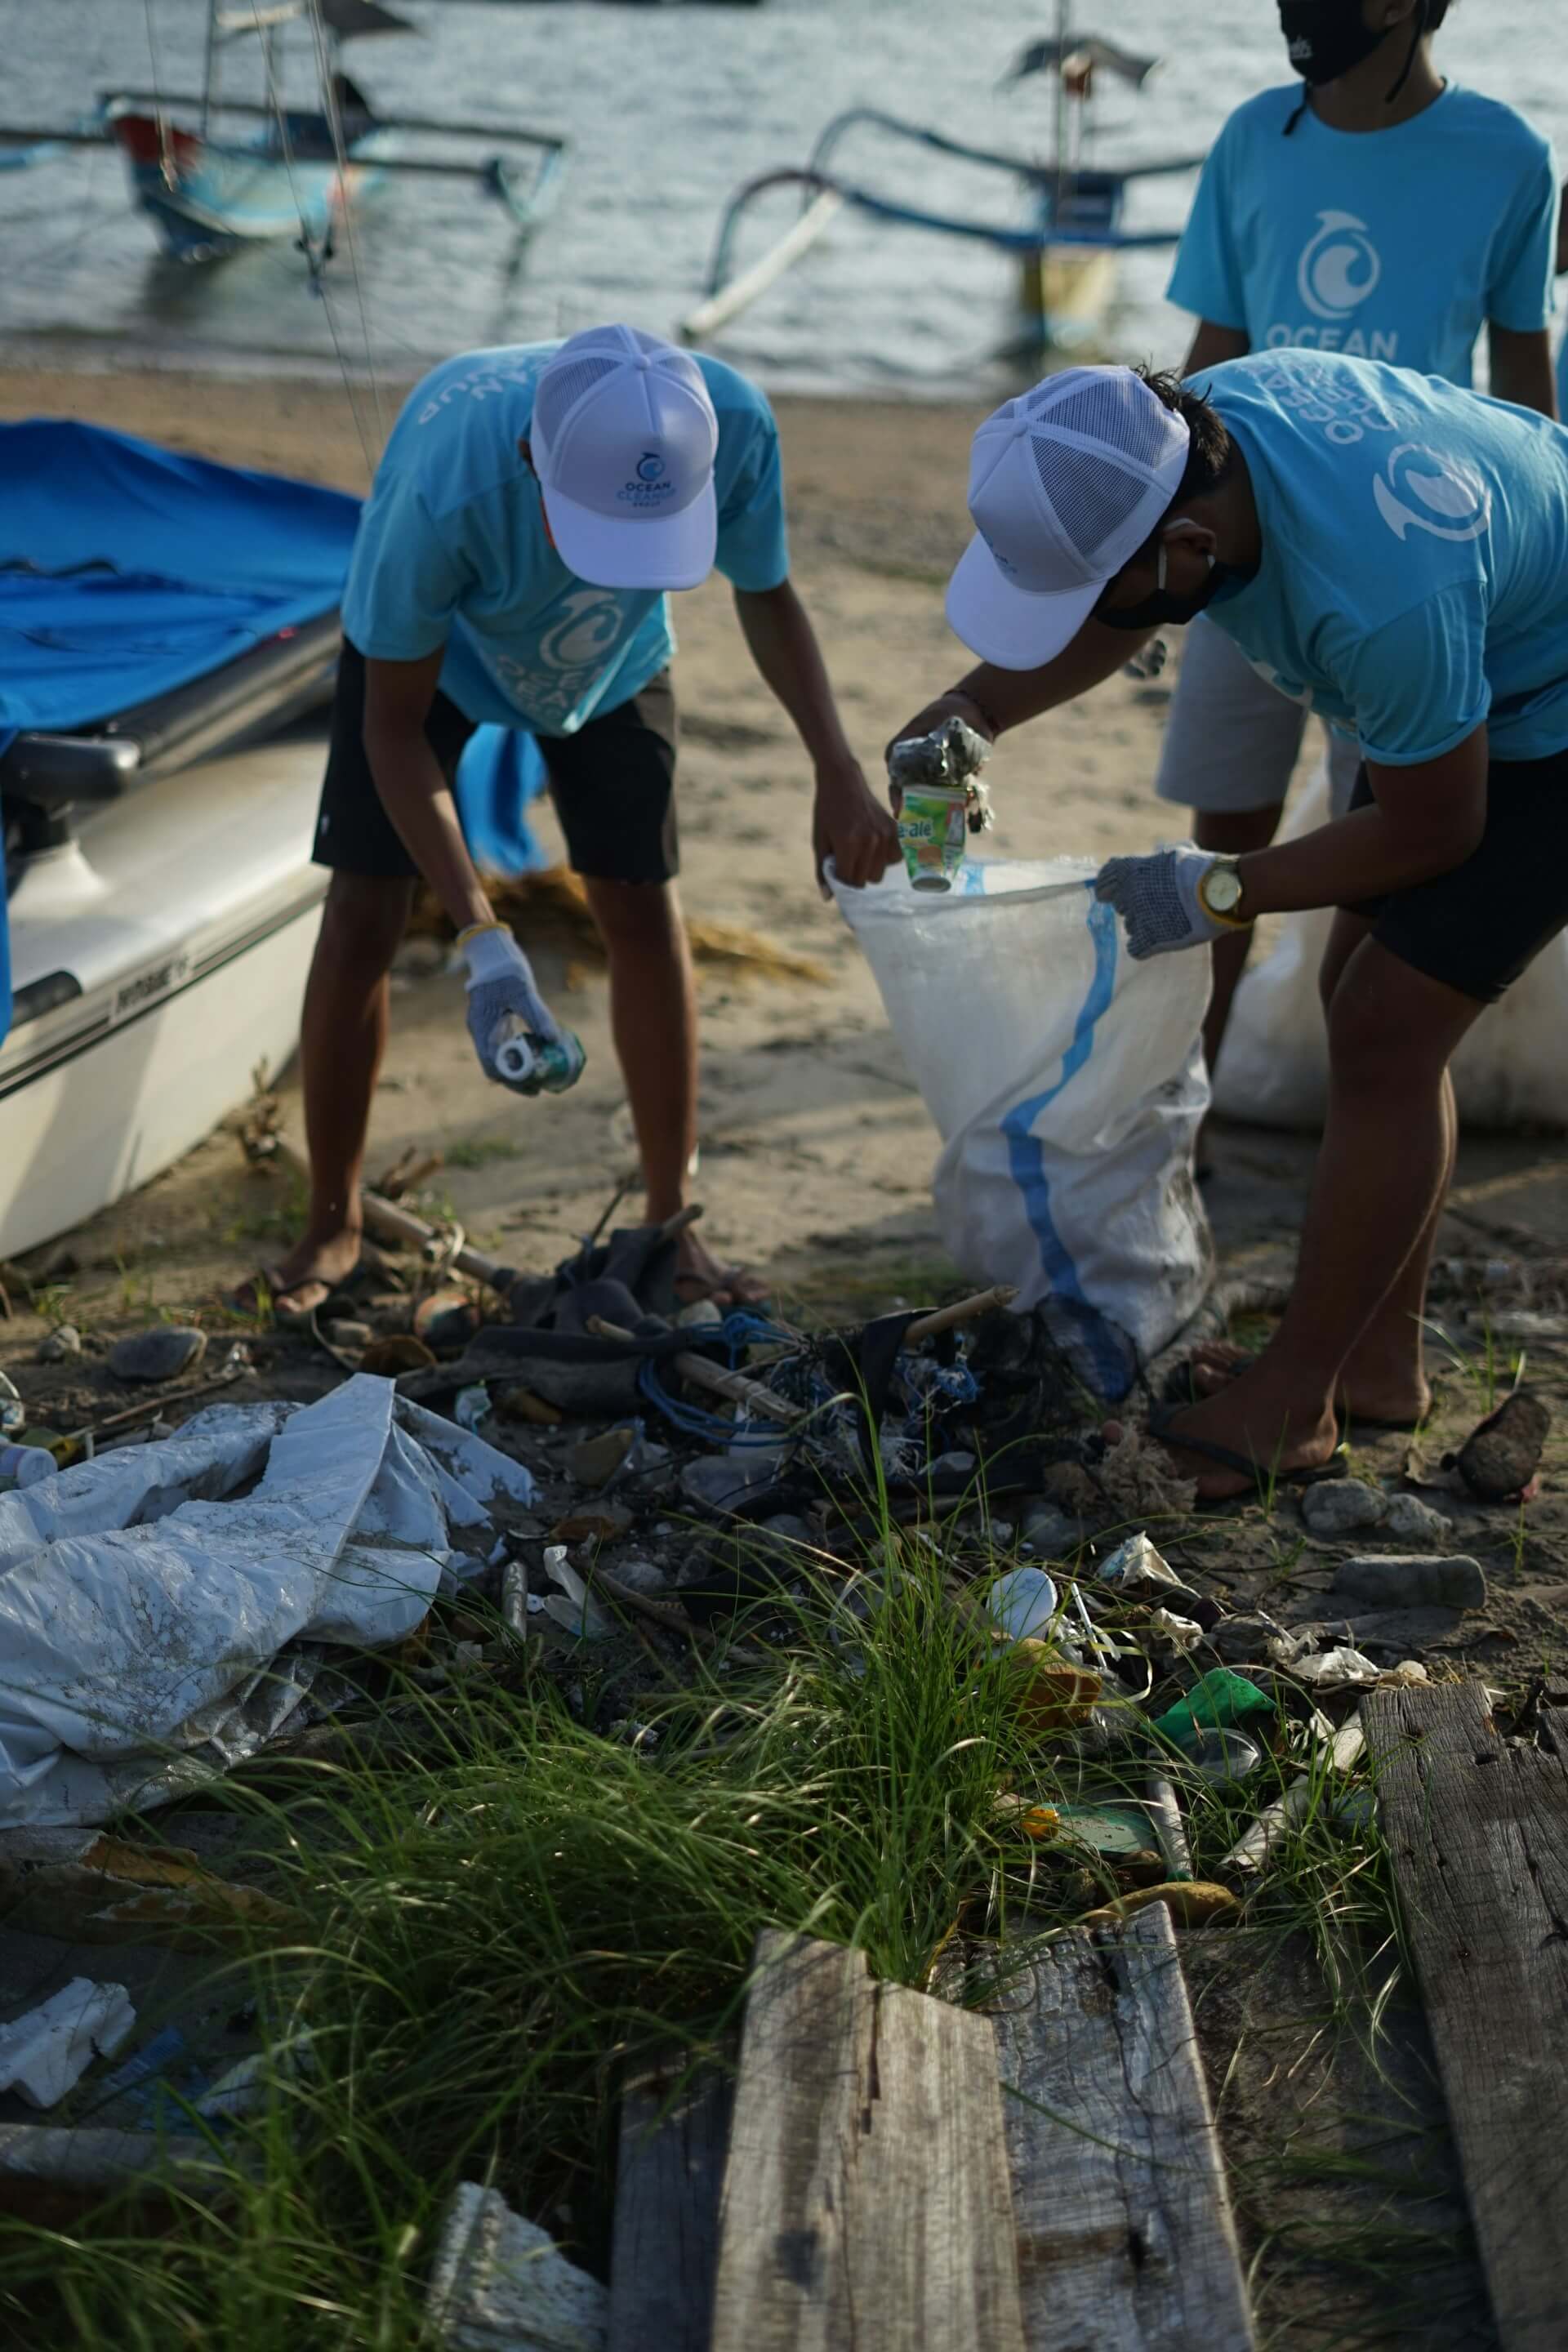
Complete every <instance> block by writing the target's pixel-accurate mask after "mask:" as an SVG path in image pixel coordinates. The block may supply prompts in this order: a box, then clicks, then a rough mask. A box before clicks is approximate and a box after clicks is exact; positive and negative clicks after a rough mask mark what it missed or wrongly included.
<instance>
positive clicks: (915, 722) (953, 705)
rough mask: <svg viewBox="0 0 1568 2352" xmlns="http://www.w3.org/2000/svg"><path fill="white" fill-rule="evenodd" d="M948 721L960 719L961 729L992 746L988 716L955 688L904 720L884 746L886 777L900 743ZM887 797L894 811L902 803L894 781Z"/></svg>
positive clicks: (993, 731) (992, 734)
mask: <svg viewBox="0 0 1568 2352" xmlns="http://www.w3.org/2000/svg"><path fill="white" fill-rule="evenodd" d="M949 719H962V720H963V724H964V725H965V727H968V728H972V729H973V731H974V733H975V734H976V735H978V736H979V737H980V740H981V741H982V742H984V743H994V741H995V740H996V730H995V728H994V725H993V724H992V721H991V719H990V717H989V716H988V714H987V713H986V712H985V711H984V710H982V709H981V708H980V705H979V704H978V703H977V702H975V701H973V699H972V698H970V696H968V695H967V694H965V693H964V691H963V688H962V687H956V686H955V687H952V688H950V689H949V691H948V692H947V693H946V694H939V695H938V697H937V698H936V700H935V701H934V702H928V703H927V704H926V707H925V709H923V710H917V711H916V713H915V715H914V717H913V718H912V719H906V720H905V722H904V724H903V725H902V726H901V727H900V730H899V731H898V733H897V734H896V735H895V736H894V737H893V739H892V740H891V742H889V744H888V746H887V749H886V751H885V753H884V757H885V758H886V760H887V762H888V767H889V773H890V772H891V771H892V770H893V768H894V765H895V761H894V759H893V754H894V752H895V751H896V750H897V749H898V747H899V745H900V743H908V742H912V741H915V740H918V739H919V738H921V736H926V735H934V734H935V733H936V732H937V730H938V729H939V728H942V727H945V726H946V725H947V722H948V720H949ZM890 793H891V799H892V803H893V807H894V809H895V810H897V808H898V807H899V805H900V802H901V801H902V799H903V793H902V792H901V791H900V787H899V785H898V783H897V782H896V781H895V782H893V783H892V784H891V786H890Z"/></svg>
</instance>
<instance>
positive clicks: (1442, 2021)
mask: <svg viewBox="0 0 1568 2352" xmlns="http://www.w3.org/2000/svg"><path fill="white" fill-rule="evenodd" d="M1362 1715H1363V1722H1364V1723H1365V1725H1366V1731H1367V1744H1368V1747H1369V1748H1370V1750H1371V1756H1372V1765H1373V1772H1374V1774H1375V1775H1376V1778H1377V1794H1378V1810H1379V1812H1380V1814H1381V1816H1382V1821H1383V1828H1384V1836H1385V1837H1386V1838H1387V1840H1388V1843H1389V1846H1390V1848H1391V1849H1392V1852H1393V1855H1394V1878H1395V1881H1396V1883H1397V1885H1398V1888H1399V1896H1400V1904H1401V1907H1402V1908H1403V1911H1404V1914H1405V1926H1406V1930H1407V1933H1408V1935H1409V1937H1410V1942H1411V1946H1412V1948H1413V1950H1414V1952H1415V1965H1416V1969H1417V1971H1418V1972H1419V1975H1420V1979H1421V1991H1422V1996H1423V1999H1424V2000H1425V2003H1426V2015H1427V2020H1428V2021H1429V2023H1430V2026H1431V2029H1432V2040H1433V2043H1434V2045H1435V2047H1436V2053H1437V2065H1438V2071H1439V2073H1440V2074H1441V2076H1442V2081H1443V2089H1444V2093H1445V2095H1446V2096H1447V2103H1448V2116H1449V2120H1450V2122H1451V2123H1452V2126H1453V2130H1454V2138H1455V2141H1456V2143H1457V2145H1458V2151H1459V2162H1460V2166H1461V2168H1462V2170H1463V2173H1464V2177H1465V2190H1466V2194H1467V2195H1468V2199H1469V2203H1470V2214H1471V2218H1472V2220H1473V2221H1474V2222H1475V2227H1476V2236H1477V2239H1478V2241H1479V2245H1480V2253H1481V2262H1482V2264H1483V2266H1484V2268H1485V2270H1486V2274H1487V2284H1488V2286H1489V2289H1490V2291H1491V2300H1492V2310H1493V2314H1494V2315H1495V2317H1496V2320H1497V2326H1498V2335H1499V2336H1500V2340H1501V2342H1502V2344H1503V2346H1504V2347H1505V2352H1562V2347H1563V2345H1564V2344H1568V2271H1565V2270H1564V2267H1563V2256H1562V2248H1563V2244H1564V2242H1568V2103H1565V2100H1564V2086H1565V2084H1568V2047H1565V2032H1568V1762H1565V1761H1564V1757H1563V1753H1562V1752H1561V1751H1554V1750H1550V1749H1547V1748H1512V1747H1509V1746H1507V1745H1505V1743H1504V1742H1503V1740H1502V1739H1501V1738H1500V1737H1499V1734H1498V1729H1497V1726H1496V1725H1495V1724H1494V1722H1493V1721H1492V1717H1491V1711H1490V1708H1489V1706H1488V1704H1487V1699H1486V1694H1485V1693H1484V1691H1482V1690H1481V1689H1480V1688H1479V1685H1477V1684H1475V1683H1452V1684H1447V1685H1442V1684H1439V1685H1436V1687H1431V1688H1426V1689H1421V1688H1415V1689H1410V1690H1380V1691H1373V1692H1372V1693H1370V1694H1369V1695H1368V1696H1367V1698H1366V1700H1365V1701H1364V1702H1363V1709H1362Z"/></svg>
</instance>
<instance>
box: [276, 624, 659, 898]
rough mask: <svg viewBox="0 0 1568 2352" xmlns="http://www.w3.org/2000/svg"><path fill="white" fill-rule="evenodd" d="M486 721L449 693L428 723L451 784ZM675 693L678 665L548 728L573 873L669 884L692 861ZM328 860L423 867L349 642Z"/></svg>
mask: <svg viewBox="0 0 1568 2352" xmlns="http://www.w3.org/2000/svg"><path fill="white" fill-rule="evenodd" d="M474 725H475V722H474V721H473V719H469V718H468V717H467V716H466V714H465V713H464V712H463V711H461V710H459V709H458V706H457V704H456V703H455V702H453V701H452V700H451V699H450V698H449V697H448V696H447V695H445V694H441V693H437V696H436V698H435V700H434V702H432V704H431V705H430V711H429V716H428V717H427V718H426V721H425V733H426V738H427V740H428V741H429V745H430V749H431V750H432V751H434V752H435V754H436V757H437V761H438V762H439V763H440V769H441V773H442V774H443V775H444V776H445V777H446V779H447V783H448V784H450V783H451V782H453V780H454V779H455V777H456V775H457V772H458V761H459V759H460V758H461V757H462V753H463V746H464V745H465V744H466V743H467V741H468V738H469V736H470V735H471V734H472V733H473V732H474ZM676 732H677V730H676V717H675V694H674V690H673V688H671V686H670V683H669V672H668V670H661V671H660V673H659V675H658V677H656V678H653V679H651V680H650V681H649V683H648V684H647V686H645V687H644V688H643V689H642V691H641V693H640V694H634V695H633V696H632V698H631V699H630V700H629V701H628V702H622V703H618V704H617V705H616V709H614V710H606V711H605V712H604V713H603V715H602V716H600V717H598V718H595V719H589V720H588V722H587V724H586V726H584V727H581V728H579V729H578V730H577V732H576V734H575V735H541V736H539V737H538V738H537V741H538V744H539V748H540V750H541V751H542V753H543V755H544V764H545V766H546V768H547V769H548V770H549V772H550V797H551V799H552V801H553V802H554V803H555V814H556V815H557V816H558V817H559V818H560V820H561V830H562V832H563V834H564V835H565V836H566V854H567V856H568V857H569V858H570V859H571V862H572V867H573V871H574V873H577V874H583V875H586V876H587V877H588V878H589V879H590V880H592V881H598V882H668V881H669V880H670V879H671V878H672V877H673V876H674V875H675V873H676V872H677V870H678V868H679V864H680V856H679V843H678V841H677V838H676V829H675V753H676ZM311 855H312V856H313V857H314V859H315V862H316V864H317V865H318V866H331V867H332V868H333V869H334V871H336V872H338V873H340V874H371V875H385V876H395V877H399V878H401V877H405V876H406V877H410V878H411V877H413V876H414V874H415V873H416V871H417V869H416V866H415V864H414V860H413V859H412V858H411V857H410V856H409V855H408V852H407V851H406V849H405V847H404V846H403V843H402V841H401V839H400V838H399V835H398V833H397V829H396V827H395V825H394V824H393V822H392V819H391V818H390V817H389V816H388V815H387V814H386V811H385V809H384V807H383V806H382V801H381V794H380V793H378V792H377V790H376V788H375V778H374V776H373V775H372V774H371V772H370V761H369V760H368V759H367V758H366V757H365V749H364V656H363V654H362V653H361V652H360V651H359V649H358V648H357V646H352V645H350V643H349V641H348V639H347V638H346V637H345V638H344V639H343V650H342V659H341V661H340V662H339V664H338V686H337V695H336V698H335V699H334V701H333V704H332V734H331V749H330V751H329V752H328V754H327V773H326V780H325V782H323V783H322V786H321V810H320V813H319V814H318V816H317V818H316V840H315V847H314V849H313V851H312V852H311Z"/></svg>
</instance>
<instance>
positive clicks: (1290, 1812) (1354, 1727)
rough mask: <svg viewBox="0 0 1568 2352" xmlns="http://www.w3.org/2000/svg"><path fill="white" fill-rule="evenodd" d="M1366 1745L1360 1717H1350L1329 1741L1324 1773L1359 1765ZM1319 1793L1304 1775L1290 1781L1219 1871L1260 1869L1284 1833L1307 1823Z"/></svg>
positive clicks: (1317, 1785)
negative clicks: (1296, 1825) (1299, 1823)
mask: <svg viewBox="0 0 1568 2352" xmlns="http://www.w3.org/2000/svg"><path fill="white" fill-rule="evenodd" d="M1365 1746H1366V1738H1365V1735H1364V1734H1363V1730H1362V1727H1361V1717H1360V1716H1359V1714H1357V1715H1352V1717H1350V1718H1349V1720H1348V1721H1347V1722H1345V1723H1343V1724H1342V1725H1341V1727H1340V1728H1339V1730H1338V1731H1336V1732H1335V1733H1334V1734H1333V1736H1332V1738H1331V1739H1330V1740H1329V1742H1328V1745H1327V1748H1326V1749H1325V1750H1324V1752H1323V1756H1322V1765H1323V1769H1324V1770H1325V1771H1326V1772H1336V1773H1338V1772H1348V1771H1349V1770H1350V1769H1351V1768H1352V1765H1354V1764H1356V1763H1357V1762H1359V1760H1360V1759H1361V1756H1362V1753H1363V1749H1364V1748H1365ZM1322 1793H1323V1788H1322V1781H1321V1780H1318V1779H1313V1778H1310V1777H1309V1776H1307V1775H1303V1776H1302V1778H1301V1779H1300V1780H1293V1781H1292V1782H1291V1784H1290V1786H1289V1788H1288V1789H1287V1790H1286V1791H1285V1794H1284V1795H1283V1796H1282V1797H1279V1798H1277V1799H1276V1801H1275V1802H1274V1803H1273V1804H1271V1805H1270V1806H1268V1808H1267V1810H1266V1811H1263V1812H1261V1813H1259V1814H1258V1819H1257V1820H1256V1821H1255V1822H1253V1824H1252V1827H1251V1828H1250V1829H1249V1830H1248V1831H1247V1833H1246V1835H1245V1836H1244V1837H1241V1838H1239V1839H1237V1843H1236V1844H1235V1845H1233V1846H1232V1847H1231V1850H1230V1852H1229V1853H1227V1854H1226V1857H1225V1859H1224V1861H1223V1862H1222V1863H1221V1864H1220V1868H1221V1869H1222V1870H1234V1871H1237V1872H1240V1873H1242V1874H1247V1873H1249V1872H1251V1871H1255V1870H1261V1869H1262V1867H1263V1865H1264V1864H1265V1863H1266V1862H1267V1861H1268V1857H1269V1855H1270V1854H1271V1853H1273V1851H1274V1848H1275V1846H1276V1845H1277V1844H1278V1843H1279V1840H1280V1838H1281V1837H1282V1836H1283V1835H1284V1834H1285V1832H1286V1831H1287V1830H1288V1829H1290V1828H1293V1827H1294V1826H1295V1824H1296V1823H1297V1822H1302V1821H1305V1820H1306V1818H1307V1816H1308V1814H1309V1813H1310V1811H1311V1810H1312V1807H1313V1805H1314V1803H1316V1802H1317V1801H1319V1798H1320V1796H1321V1794H1322Z"/></svg>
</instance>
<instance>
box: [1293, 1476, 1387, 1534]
mask: <svg viewBox="0 0 1568 2352" xmlns="http://www.w3.org/2000/svg"><path fill="white" fill-rule="evenodd" d="M1387 1516H1388V1496H1386V1495H1385V1494H1384V1492H1383V1491H1382V1489H1381V1488H1380V1487H1377V1486H1368V1485H1367V1483H1366V1481H1365V1479H1364V1478H1330V1479H1326V1480H1325V1481H1324V1483H1323V1484H1322V1485H1321V1486H1309V1487H1307V1488H1306V1489H1305V1491H1304V1492H1303V1494H1302V1496H1301V1517H1303V1518H1304V1519H1305V1520H1306V1522H1307V1525H1308V1526H1309V1528H1310V1529H1311V1531H1312V1533H1313V1534H1314V1535H1315V1536H1348V1535H1350V1534H1351V1533H1352V1531H1353V1530H1354V1529H1356V1528H1380V1527H1381V1526H1382V1525H1383V1523H1384V1519H1385V1518H1386V1517H1387Z"/></svg>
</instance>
